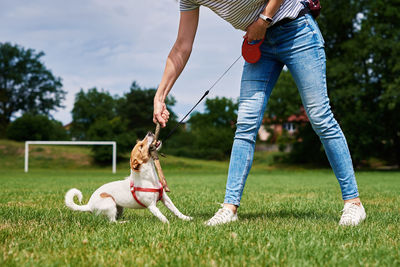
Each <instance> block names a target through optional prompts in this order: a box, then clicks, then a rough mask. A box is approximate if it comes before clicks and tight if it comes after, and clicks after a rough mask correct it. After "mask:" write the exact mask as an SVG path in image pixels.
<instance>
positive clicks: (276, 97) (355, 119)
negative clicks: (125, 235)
mask: <svg viewBox="0 0 400 267" xmlns="http://www.w3.org/2000/svg"><path fill="white" fill-rule="evenodd" d="M322 5H323V9H322V13H321V16H320V17H319V18H318V23H319V25H320V28H321V31H322V33H323V36H324V39H325V48H326V55H327V81H328V92H329V96H330V99H331V107H332V109H333V112H334V114H335V117H336V119H337V120H338V121H339V123H340V125H341V127H342V129H343V131H344V133H345V135H346V137H347V141H348V143H349V148H350V150H351V153H352V157H353V160H354V162H355V164H356V165H359V164H363V162H364V161H365V160H366V159H369V158H377V159H380V160H384V161H386V162H387V163H389V164H397V165H400V117H399V114H400V61H399V60H398V58H399V56H400V42H399V41H400V40H399V39H400V20H399V19H400V3H399V2H398V1H389V0H384V1H382V0H379V1H373V0H361V1H344V0H338V1H334V2H332V1H331V2H329V1H326V2H323V3H322ZM43 55H44V54H43V53H42V52H39V53H36V52H35V51H34V50H32V49H25V48H23V47H20V46H18V45H12V44H9V43H0V136H3V137H5V136H8V137H9V138H14V139H18V138H19V139H20V140H22V139H23V138H24V137H23V136H21V135H20V136H19V137H18V138H17V136H18V133H21V132H22V133H25V135H29V138H28V139H33V138H32V137H34V138H38V139H52V138H53V139H60V138H61V139H62V138H74V139H76V140H83V139H85V140H99V139H113V140H117V142H118V144H119V148H118V149H119V151H120V152H121V153H123V152H124V151H127V150H128V149H129V148H130V147H131V146H132V145H133V143H134V140H136V139H137V138H142V137H143V136H144V135H145V133H146V132H147V131H149V130H153V129H154V125H153V123H152V103H153V102H152V98H153V96H154V93H155V88H141V87H140V86H139V85H138V84H137V83H136V82H133V83H132V86H131V88H130V89H129V91H128V92H127V93H125V94H124V95H122V96H112V95H110V94H109V93H108V92H107V91H103V90H97V89H96V88H92V89H89V90H87V91H86V92H85V91H83V90H82V91H81V92H79V93H78V94H77V95H76V99H75V104H74V108H73V111H72V117H73V121H72V124H71V127H70V130H69V132H68V133H65V132H63V131H62V130H59V129H60V127H61V124H60V123H59V122H56V121H54V120H52V119H51V118H50V119H48V117H49V112H50V111H51V110H53V109H56V108H62V101H63V99H64V97H65V91H64V90H62V83H61V78H58V77H55V76H54V75H53V74H52V73H51V71H50V70H48V69H47V68H46V67H45V66H44V64H43V63H42V61H41V58H42V57H43ZM174 104H175V100H174V98H173V97H170V98H169V99H168V103H167V105H168V106H169V109H170V110H171V111H172V114H171V119H170V123H169V125H168V127H169V128H167V129H165V130H163V131H162V134H166V133H168V132H169V130H170V128H171V127H173V126H174V125H175V123H176V122H177V121H176V120H177V116H176V114H174V113H173V106H174ZM237 105H238V103H237V100H235V99H227V98H214V99H207V100H206V103H205V111H204V112H202V113H200V112H195V113H193V114H192V115H191V117H190V119H189V120H188V122H187V123H186V124H185V125H184V126H183V127H180V128H179V130H178V131H177V133H176V134H174V135H173V136H172V137H171V138H170V139H169V140H168V141H167V142H166V144H165V146H164V149H165V150H166V151H168V152H169V153H171V154H175V155H181V156H190V157H202V158H208V159H223V158H227V157H228V156H229V153H230V148H231V144H232V140H233V136H234V131H235V122H236V113H237ZM300 113H301V101H300V98H299V96H298V92H297V89H296V86H295V85H294V82H293V80H292V78H291V76H290V74H289V73H288V72H287V71H283V72H282V74H281V77H280V78H279V81H278V83H277V85H276V87H275V89H274V91H273V93H272V96H271V99H270V101H269V103H268V108H267V111H266V114H265V116H266V118H274V120H275V121H276V122H279V123H285V122H286V121H287V119H288V117H289V116H290V115H293V114H300ZM46 119H47V120H48V121H47V122H45V121H46ZM269 122H270V120H265V124H266V125H265V126H266V127H267V128H268V127H269V126H270V125H269ZM29 124H30V125H31V126H30V128H29V129H30V130H27V129H25V130H22V129H24V125H25V126H26V125H29ZM35 127H36V128H44V129H52V130H48V131H46V132H45V133H42V134H38V133H37V132H38V131H37V129H36V130H35ZM297 129H298V131H297V132H296V134H295V135H294V136H288V135H286V134H285V132H283V134H282V136H280V137H279V138H278V139H277V142H278V143H281V144H291V145H292V148H293V149H292V152H291V153H290V155H289V156H288V158H286V160H290V161H292V162H297V163H305V162H314V163H316V162H317V163H320V164H327V161H326V157H325V155H324V151H323V148H322V146H321V143H320V142H319V140H318V137H317V136H316V135H315V134H314V132H313V131H312V129H311V127H310V125H309V124H304V123H298V125H297ZM161 138H162V136H161ZM96 149H98V151H95V155H96V158H97V159H98V160H99V161H100V162H101V161H102V158H103V157H105V155H106V153H104V152H102V151H101V150H102V148H96Z"/></svg>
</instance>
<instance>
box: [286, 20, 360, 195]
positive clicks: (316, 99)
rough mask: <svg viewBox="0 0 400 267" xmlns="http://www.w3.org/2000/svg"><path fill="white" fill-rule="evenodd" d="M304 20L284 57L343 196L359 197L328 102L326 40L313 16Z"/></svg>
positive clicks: (347, 157)
mask: <svg viewBox="0 0 400 267" xmlns="http://www.w3.org/2000/svg"><path fill="white" fill-rule="evenodd" d="M305 20H306V22H307V23H306V27H304V29H303V30H302V34H299V32H297V34H298V37H297V38H296V41H295V42H294V45H292V49H291V54H290V58H287V59H283V60H285V63H286V64H287V67H288V68H289V70H290V72H291V74H292V76H293V78H294V80H295V82H296V85H297V87H298V90H299V92H300V96H301V99H302V102H303V106H304V108H305V110H306V112H307V116H308V118H309V120H310V122H311V125H312V127H313V129H314V131H315V132H316V133H317V135H318V136H319V138H320V140H321V142H322V144H323V146H324V148H325V152H326V155H327V157H328V160H329V162H330V164H331V167H332V169H333V171H334V173H335V176H336V178H337V180H338V181H339V185H340V188H341V191H342V198H343V200H347V199H352V198H355V197H358V189H357V183H356V179H355V174H354V169H353V163H352V160H351V156H350V152H349V149H348V146H347V142H346V139H345V137H344V134H343V132H342V130H341V128H340V126H339V124H338V122H337V121H336V120H335V118H334V116H333V113H332V111H331V107H330V104H329V98H328V93H327V85H326V59H325V51H324V47H323V39H322V36H321V35H320V32H319V29H318V26H317V24H316V22H315V21H314V19H313V18H312V17H311V16H308V15H307V16H306V17H305ZM293 47H295V48H296V49H293ZM283 54H284V55H286V53H283Z"/></svg>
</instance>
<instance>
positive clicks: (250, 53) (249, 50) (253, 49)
mask: <svg viewBox="0 0 400 267" xmlns="http://www.w3.org/2000/svg"><path fill="white" fill-rule="evenodd" d="M263 42H264V39H262V40H260V41H259V42H257V43H255V44H250V43H249V42H248V40H247V38H245V39H244V40H243V44H242V56H243V58H244V60H246V62H248V63H251V64H254V63H257V62H258V61H259V60H260V58H261V51H260V46H261V44H262V43H263Z"/></svg>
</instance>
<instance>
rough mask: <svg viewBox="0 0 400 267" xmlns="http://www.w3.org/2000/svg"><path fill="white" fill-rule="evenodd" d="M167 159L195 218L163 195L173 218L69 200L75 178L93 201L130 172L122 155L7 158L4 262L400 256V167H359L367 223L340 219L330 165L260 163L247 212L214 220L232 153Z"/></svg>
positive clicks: (327, 260)
mask: <svg viewBox="0 0 400 267" xmlns="http://www.w3.org/2000/svg"><path fill="white" fill-rule="evenodd" d="M0 145H1V143H0ZM3 145H4V144H3ZM16 146H18V144H16ZM76 153H77V154H79V153H82V154H85V152H79V151H76ZM4 155H5V156H4ZM3 156H4V157H3V161H4V158H7V157H8V158H7V160H8V161H9V160H10V156H9V155H8V156H7V155H6V153H5V152H4V151H3ZM18 160H19V159H18ZM18 160H16V161H18ZM50 161H51V160H50ZM162 163H163V165H164V166H165V173H166V177H167V179H168V183H169V185H170V188H171V190H172V192H171V193H170V194H169V195H170V197H171V199H172V200H173V201H174V203H175V204H176V206H177V207H178V208H179V209H180V210H181V211H182V212H183V213H185V214H187V215H190V216H193V217H194V221H191V222H185V221H181V220H179V219H177V218H175V217H173V216H172V214H171V213H170V212H169V211H167V210H166V209H165V208H164V207H162V204H161V203H160V204H159V207H161V210H162V212H163V213H164V214H165V215H166V216H167V218H168V219H169V220H170V225H165V224H162V223H161V222H160V221H158V219H157V218H156V217H154V216H153V215H151V214H150V212H149V211H147V210H127V211H126V212H125V213H124V216H123V220H127V221H128V222H127V223H125V224H119V223H116V224H110V223H109V222H108V221H107V220H106V219H105V218H103V217H98V216H95V215H92V214H90V213H81V212H73V211H70V210H68V209H67V208H66V207H65V206H64V203H63V199H64V194H65V192H66V191H67V190H68V189H69V188H71V187H77V188H79V189H80V190H81V191H82V193H83V196H84V202H85V203H86V202H87V200H88V199H89V197H90V194H91V193H92V192H93V191H94V190H95V189H96V188H97V187H98V186H100V185H102V184H103V183H106V182H109V181H113V180H117V179H120V178H122V177H124V176H126V175H127V174H128V168H127V167H126V166H125V165H126V163H124V162H122V163H121V164H120V165H119V169H118V173H117V174H111V170H110V169H109V168H107V169H95V168H87V169H85V168H83V167H82V168H81V169H80V168H77V169H76V170H71V169H70V168H69V167H68V168H62V167H63V166H65V165H63V164H62V163H54V164H53V163H52V164H48V165H46V169H44V168H43V165H42V164H44V163H42V162H41V161H40V160H36V163H35V160H34V159H33V160H32V166H31V170H30V172H29V173H28V174H25V173H23V166H22V165H21V167H20V168H19V167H18V168H16V166H19V163H18V164H15V163H9V167H6V166H7V163H5V162H3V163H2V162H1V159H0V266H30V265H35V266H38V265H40V266H116V265H127V266H135V265H138V266H143V265H144V266H164V265H169V266H191V265H193V266H199V265H200V266H265V265H286V266H287V265H289V266H310V265H311V266H313V265H314V266H315V265H328V266H339V265H340V266H344V265H347V266H359V265H363V266H396V265H397V266H399V265H400V246H399V241H400V226H399V223H400V205H399V203H400V195H399V192H400V172H389V171H387V172H383V171H381V172H374V171H369V172H358V173H357V179H358V184H359V189H360V192H361V197H362V200H363V203H364V206H365V208H366V211H367V219H366V221H365V222H364V223H363V224H362V225H360V226H359V227H339V226H338V224H337V223H338V220H339V218H340V210H341V208H342V202H341V200H340V190H339V186H338V183H337V182H336V179H335V177H334V176H333V174H332V172H331V171H330V170H309V171H307V170H302V169H298V168H292V169H286V170H278V169H277V168H272V167H271V166H267V167H266V166H262V164H258V165H257V166H255V168H254V169H253V170H252V172H251V174H250V176H249V178H248V182H247V184H246V188H245V193H244V197H243V200H242V206H241V208H240V210H239V221H238V222H236V223H233V224H230V225H224V226H220V227H214V228H209V227H205V226H204V225H203V222H204V221H205V220H206V219H209V217H210V216H212V215H213V214H214V212H215V211H216V210H217V209H218V208H219V206H218V204H217V203H218V202H221V201H222V200H223V196H224V188H225V181H226V172H227V163H226V162H205V161H197V160H188V159H179V158H174V157H168V158H167V159H162ZM35 164H36V165H35ZM52 166H53V167H54V168H52Z"/></svg>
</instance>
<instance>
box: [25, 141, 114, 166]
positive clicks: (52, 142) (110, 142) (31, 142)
mask: <svg viewBox="0 0 400 267" xmlns="http://www.w3.org/2000/svg"><path fill="white" fill-rule="evenodd" d="M29 145H112V147H113V156H112V172H113V173H115V172H116V171H117V142H115V141H26V142H25V172H28V164H29Z"/></svg>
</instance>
